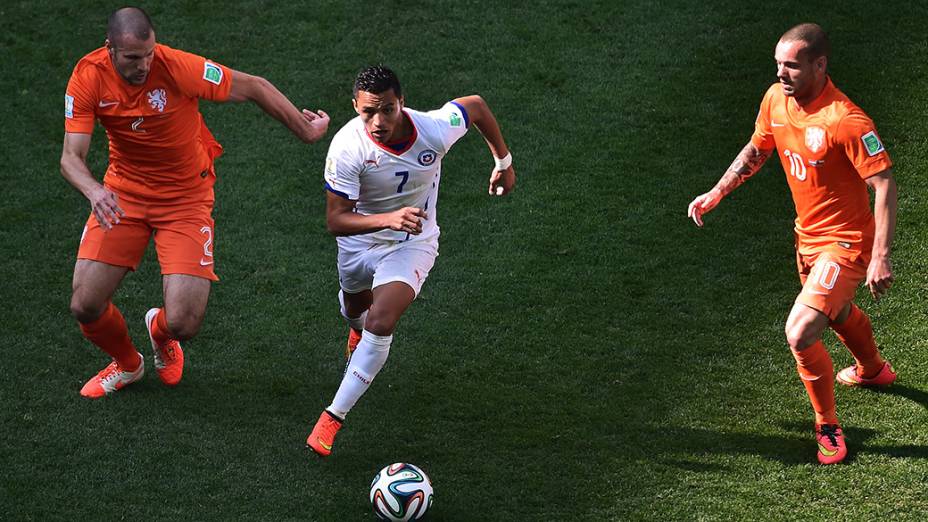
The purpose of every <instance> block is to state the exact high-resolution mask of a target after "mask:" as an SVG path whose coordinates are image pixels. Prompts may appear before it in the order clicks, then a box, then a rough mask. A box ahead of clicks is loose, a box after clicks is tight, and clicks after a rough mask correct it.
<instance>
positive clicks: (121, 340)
mask: <svg viewBox="0 0 928 522" xmlns="http://www.w3.org/2000/svg"><path fill="white" fill-rule="evenodd" d="M78 324H80V327H81V333H83V334H84V337H86V338H87V340H89V341H90V342H92V343H93V344H95V345H97V346H98V347H99V348H100V349H101V350H103V351H104V352H106V353H108V354H109V355H110V357H112V358H113V359H115V360H116V362H117V363H119V366H121V367H122V369H124V370H126V371H130V372H131V371H135V370H137V369H138V367H139V365H140V364H141V363H142V361H141V360H140V358H139V355H138V350H136V349H135V346H134V345H133V344H132V340H131V339H129V329H128V328H126V320H125V319H124V318H123V317H122V314H121V313H120V312H119V308H116V306H115V305H114V304H113V302H112V301H110V303H109V305H108V306H107V307H106V310H104V312H103V315H101V316H100V318H99V319H97V320H96V321H94V322H92V323H88V324H83V323H78Z"/></svg>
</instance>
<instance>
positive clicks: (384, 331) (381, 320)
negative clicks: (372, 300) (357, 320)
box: [364, 308, 399, 335]
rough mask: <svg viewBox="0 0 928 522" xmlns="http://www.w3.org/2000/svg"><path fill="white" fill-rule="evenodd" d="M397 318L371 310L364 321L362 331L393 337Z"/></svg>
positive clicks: (380, 311)
mask: <svg viewBox="0 0 928 522" xmlns="http://www.w3.org/2000/svg"><path fill="white" fill-rule="evenodd" d="M398 321H399V317H396V316H394V315H393V314H390V313H384V312H383V311H382V310H377V309H374V308H371V309H370V311H369V312H368V313H367V320H366V321H364V329H365V330H367V331H368V332H370V333H372V334H375V335H393V331H394V330H396V323H397V322H398Z"/></svg>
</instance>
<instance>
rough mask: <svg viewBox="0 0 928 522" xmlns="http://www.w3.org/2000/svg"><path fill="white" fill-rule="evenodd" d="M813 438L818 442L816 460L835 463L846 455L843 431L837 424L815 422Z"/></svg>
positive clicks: (822, 462) (826, 463) (823, 462)
mask: <svg viewBox="0 0 928 522" xmlns="http://www.w3.org/2000/svg"><path fill="white" fill-rule="evenodd" d="M815 440H816V441H817V442H818V461H819V463H821V464H825V465H828V464H837V463H839V462H841V461H842V460H844V457H847V445H846V444H845V443H844V432H843V431H842V430H841V426H839V425H837V424H816V425H815Z"/></svg>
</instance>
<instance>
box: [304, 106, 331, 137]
mask: <svg viewBox="0 0 928 522" xmlns="http://www.w3.org/2000/svg"><path fill="white" fill-rule="evenodd" d="M303 118H304V119H305V120H306V122H307V123H308V125H307V127H308V131H307V132H306V134H305V135H304V136H302V138H303V141H305V142H306V143H314V142H316V141H319V140H320V139H322V137H323V136H325V133H326V131H327V130H328V129H329V115H328V114H326V113H325V111H323V110H319V112H318V113H317V112H313V111H311V110H309V109H303Z"/></svg>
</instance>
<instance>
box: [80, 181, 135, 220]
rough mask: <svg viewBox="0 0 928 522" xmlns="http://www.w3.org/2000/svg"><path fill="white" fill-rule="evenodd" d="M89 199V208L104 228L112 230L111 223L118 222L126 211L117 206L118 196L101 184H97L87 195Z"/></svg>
mask: <svg viewBox="0 0 928 522" xmlns="http://www.w3.org/2000/svg"><path fill="white" fill-rule="evenodd" d="M87 199H89V200H90V209H91V210H92V211H93V215H94V216H96V218H97V222H98V223H100V226H101V227H103V228H104V229H106V230H112V228H113V225H118V224H119V218H121V217H123V216H125V215H126V212H125V211H124V210H123V209H122V208H120V206H119V198H117V197H116V194H113V193H112V192H110V191H109V190H107V188H106V187H104V186H103V185H100V186H97V187H95V188H94V189H92V190H91V191H90V194H88V195H87Z"/></svg>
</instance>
